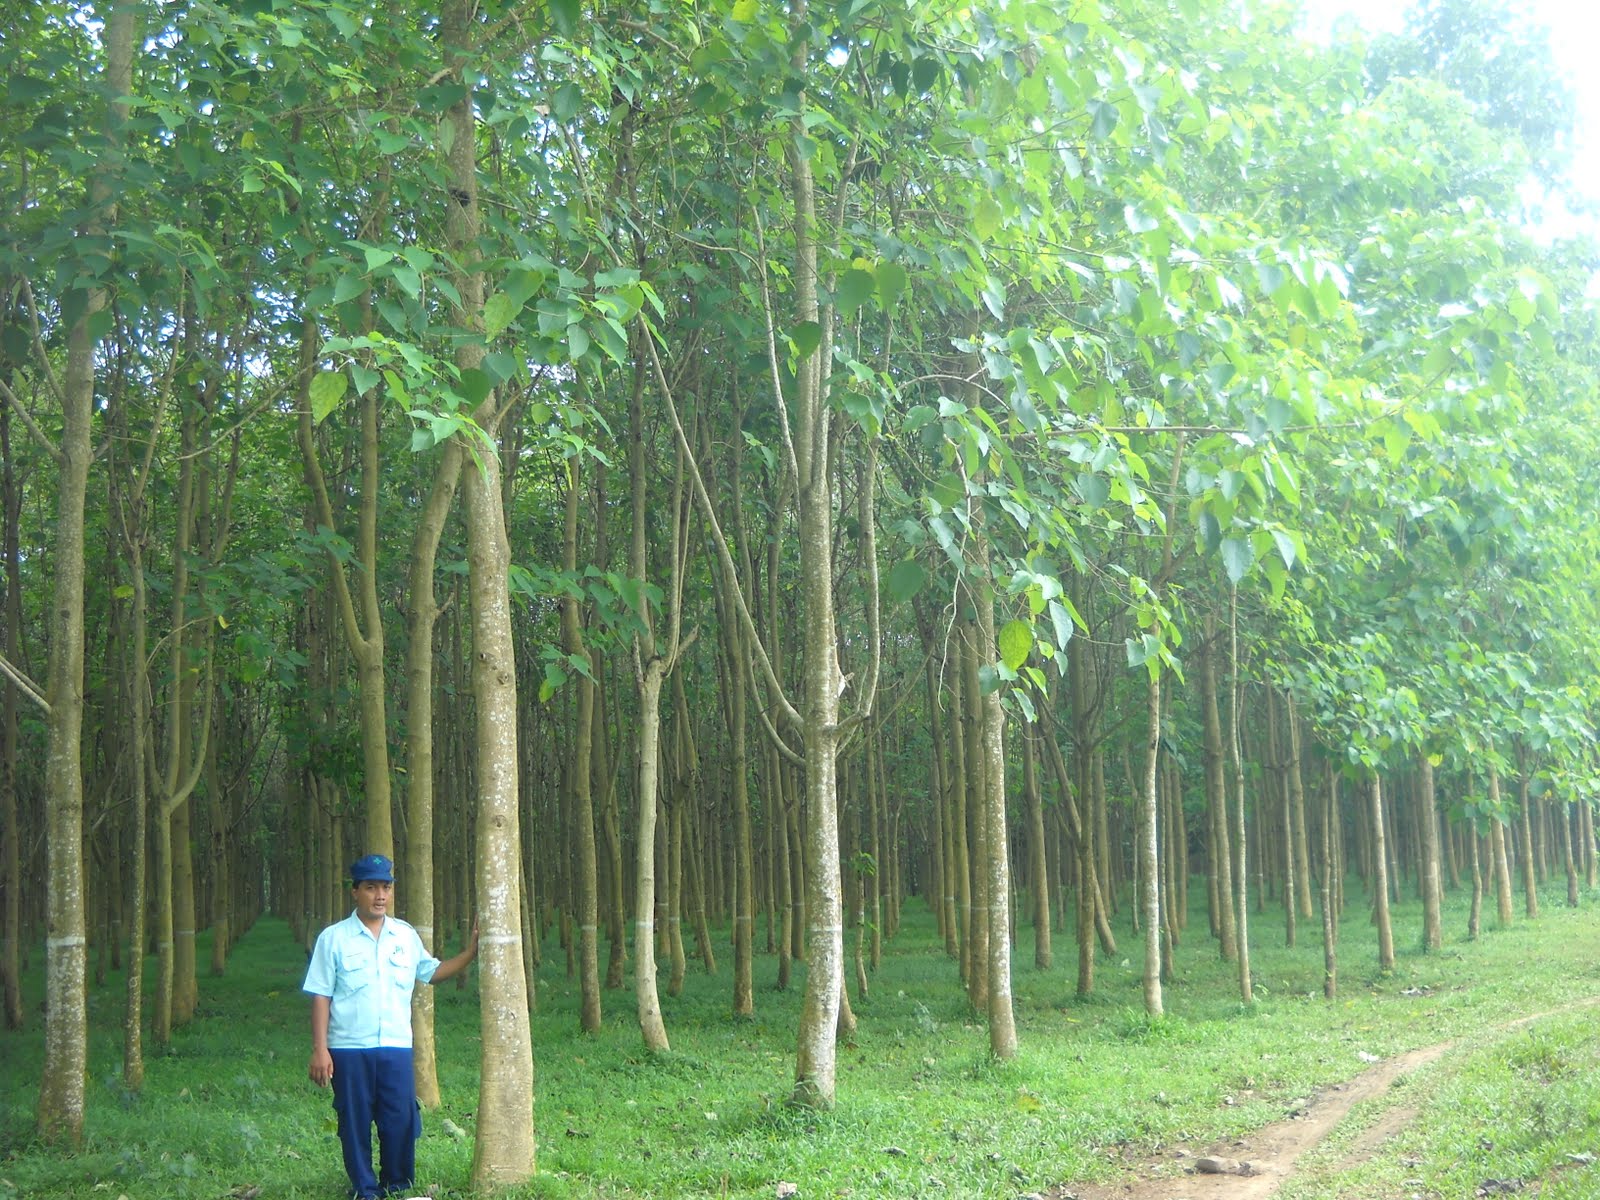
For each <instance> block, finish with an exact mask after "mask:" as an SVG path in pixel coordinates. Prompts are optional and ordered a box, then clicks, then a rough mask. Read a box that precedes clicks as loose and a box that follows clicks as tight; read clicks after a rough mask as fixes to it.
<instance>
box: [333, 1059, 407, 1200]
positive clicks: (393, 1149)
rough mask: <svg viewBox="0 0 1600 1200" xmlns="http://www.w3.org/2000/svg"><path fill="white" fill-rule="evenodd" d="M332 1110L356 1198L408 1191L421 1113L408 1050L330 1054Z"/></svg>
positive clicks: (345, 1167)
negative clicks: (375, 1134)
mask: <svg viewBox="0 0 1600 1200" xmlns="http://www.w3.org/2000/svg"><path fill="white" fill-rule="evenodd" d="M328 1053H329V1054H330V1055H332V1056H333V1111H334V1112H336V1113H337V1114H338V1115H339V1145H340V1146H341V1147H342V1148H343V1149H344V1169H345V1173H346V1174H347V1175H349V1176H350V1189H351V1192H352V1194H353V1195H355V1196H357V1197H363V1198H364V1197H375V1196H381V1195H387V1194H389V1193H391V1192H400V1191H403V1190H404V1189H406V1188H409V1187H410V1186H411V1185H412V1183H413V1181H414V1177H415V1175H416V1167H417V1138H418V1137H420V1136H421V1135H422V1109H421V1108H419V1107H418V1106H417V1087H416V1082H415V1079H414V1078H413V1076H412V1074H411V1051H410V1049H409V1048H408V1049H404V1050H398V1049H394V1048H391V1047H384V1048H382V1049H377V1050H330V1051H328ZM373 1125H377V1127H378V1174H377V1175H376V1176H375V1175H373V1173H372V1127H373Z"/></svg>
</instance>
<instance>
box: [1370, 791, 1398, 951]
mask: <svg viewBox="0 0 1600 1200" xmlns="http://www.w3.org/2000/svg"><path fill="white" fill-rule="evenodd" d="M1367 788H1368V801H1369V803H1370V804H1371V813H1372V839H1373V841H1372V865H1373V872H1374V873H1373V877H1372V921H1373V924H1375V925H1376V926H1377V927H1378V969H1379V970H1380V971H1392V970H1394V926H1393V925H1392V924H1391V923H1390V921H1389V854H1388V843H1387V839H1386V837H1385V835H1384V814H1383V785H1382V783H1381V782H1380V781H1379V779H1378V773H1377V772H1376V771H1369V772H1368V774H1367Z"/></svg>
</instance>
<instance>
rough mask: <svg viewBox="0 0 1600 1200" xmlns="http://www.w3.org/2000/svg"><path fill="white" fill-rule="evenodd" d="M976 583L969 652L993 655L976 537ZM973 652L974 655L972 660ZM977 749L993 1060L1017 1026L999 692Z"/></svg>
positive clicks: (986, 701)
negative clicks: (980, 764)
mask: <svg viewBox="0 0 1600 1200" xmlns="http://www.w3.org/2000/svg"><path fill="white" fill-rule="evenodd" d="M977 554H978V561H977V563H976V572H977V586H976V588H975V589H974V591H973V600H974V603H975V605H976V608H977V615H978V620H977V625H976V627H975V629H974V631H973V632H974V633H975V635H976V639H977V640H976V644H975V646H974V650H975V651H976V652H979V653H981V654H982V655H983V656H984V657H987V656H988V655H990V654H993V655H995V657H996V658H998V657H999V650H998V648H997V647H998V643H997V640H996V636H995V628H994V587H993V584H991V583H990V577H989V562H988V549H987V543H985V542H984V541H983V540H982V538H981V537H980V538H979V539H977ZM976 658H977V653H975V655H974V661H975V662H976ZM978 716H979V718H980V726H979V735H980V736H979V748H980V754H981V757H982V760H983V783H984V786H983V800H982V808H981V816H982V820H983V823H984V839H983V840H984V853H985V857H986V862H985V865H984V870H985V874H986V877H987V878H986V880H985V885H986V886H985V889H984V890H985V891H986V892H987V894H988V895H987V899H988V911H989V921H988V930H987V932H988V938H989V946H988V951H989V953H988V962H987V964H986V969H987V974H988V988H987V1001H988V1013H989V1053H990V1054H992V1055H994V1056H995V1057H996V1058H999V1059H1007V1058H1015V1057H1016V1054H1017V1025H1016V1017H1015V1014H1014V1013H1013V1010H1012V1002H1011V932H1012V928H1011V927H1012V919H1011V864H1010V854H1009V842H1010V834H1009V830H1008V829H1007V827H1006V767H1005V746H1004V740H1003V739H1004V729H1005V714H1004V713H1003V711H1002V710H1001V708H1000V693H999V692H998V691H992V692H990V693H989V694H988V695H987V696H983V695H980V696H979V698H978Z"/></svg>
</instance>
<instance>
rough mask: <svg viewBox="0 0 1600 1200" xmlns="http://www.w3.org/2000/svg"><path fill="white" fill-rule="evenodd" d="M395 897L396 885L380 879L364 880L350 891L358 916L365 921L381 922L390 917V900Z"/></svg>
mask: <svg viewBox="0 0 1600 1200" xmlns="http://www.w3.org/2000/svg"><path fill="white" fill-rule="evenodd" d="M393 895H394V884H392V883H385V882H383V881H382V880H378V879H363V880H362V881H361V882H360V883H358V884H356V885H355V887H353V888H351V889H350V896H351V898H352V899H353V900H354V901H355V903H356V915H357V916H358V917H360V918H361V919H362V920H363V921H381V920H383V918H384V917H386V916H388V915H389V900H390V898H391V897H392V896H393Z"/></svg>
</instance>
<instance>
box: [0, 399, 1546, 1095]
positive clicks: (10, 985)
mask: <svg viewBox="0 0 1600 1200" xmlns="http://www.w3.org/2000/svg"><path fill="white" fill-rule="evenodd" d="M85 488H87V484H85ZM86 499H87V497H86ZM0 516H3V519H4V521H5V532H4V539H5V541H4V547H5V549H4V553H5V562H4V571H5V580H6V599H5V623H6V633H5V654H6V660H7V661H8V662H12V663H17V662H20V661H21V648H22V565H21V564H22V553H21V547H20V543H19V537H20V535H19V532H18V531H19V528H20V526H21V523H22V495H21V492H20V490H19V489H18V488H17V483H16V474H15V470H14V467H13V460H12V457H11V408H10V406H9V405H0ZM137 582H138V583H139V584H141V585H142V583H143V578H142V576H141V577H140V578H139V579H138V581H137ZM138 661H139V662H141V663H142V662H143V661H144V659H143V658H140V659H139V660H138ZM17 700H18V696H17V687H16V685H15V684H14V683H12V682H11V680H10V679H9V678H7V679H6V680H5V681H4V682H3V683H0V884H3V887H4V892H5V911H4V914H3V928H0V987H3V989H4V997H3V1003H4V1009H5V1027H6V1028H7V1029H21V1028H22V1026H23V1022H24V1019H25V1011H24V1009H23V1006H22V855H21V843H22V837H21V830H20V829H19V828H18V826H17V738H18V732H19V725H18V715H17ZM145 708H146V710H148V708H149V703H148V696H147V697H146V704H145ZM147 719H148V718H147ZM140 728H141V729H143V726H140ZM134 761H135V762H137V763H142V762H143V761H144V760H143V759H142V758H138V757H135V759H134ZM135 783H136V786H138V787H141V788H142V786H143V783H144V777H143V775H142V773H141V774H140V775H139V777H138V779H137V780H136V781H135ZM134 799H135V802H136V804H137V805H138V806H140V807H139V808H138V812H137V814H136V823H135V825H134V828H135V829H137V830H138V831H139V845H138V851H139V860H138V868H139V872H140V873H139V874H136V876H135V878H136V880H137V881H138V884H139V886H140V888H141V889H142V887H143V883H144V878H143V874H142V871H143V867H144V858H143V850H144V817H143V808H142V805H143V803H144V794H143V792H142V791H140V792H139V794H138V795H136V796H135V798H134ZM1570 846H1571V842H1570V840H1569V842H1568V847H1569V853H1568V855H1567V857H1568V860H1569V861H1570V859H1571V857H1572V856H1571V853H1570ZM143 926H144V922H143V921H142V920H140V922H139V927H140V931H141V932H140V937H141V939H142V937H143V932H142V931H143ZM143 953H144V946H143V942H142V940H140V941H135V942H134V943H133V952H132V954H131V955H130V958H132V959H133V960H134V961H139V956H140V955H142V954H143ZM139 975H140V972H137V971H134V972H131V973H130V974H129V977H128V978H129V983H128V986H129V1011H130V1012H131V1013H134V1014H135V1016H134V1039H135V1043H137V1038H138V1023H137V1007H136V1006H135V1004H134V997H133V993H134V992H135V991H136V990H137V989H136V988H135V985H134V983H133V980H134V978H136V977H137V976H139ZM126 1046H127V1043H126V1041H124V1048H125V1049H126ZM133 1057H134V1059H136V1060H137V1061H138V1063H139V1066H138V1072H137V1074H138V1076H139V1078H140V1079H141V1080H142V1079H143V1076H144V1065H143V1059H142V1058H141V1057H140V1056H139V1051H138V1046H137V1044H135V1046H134V1049H133ZM127 1062H128V1059H127V1058H126V1057H125V1058H124V1066H126V1064H127ZM126 1078H127V1076H126V1072H125V1073H124V1086H125V1087H128V1088H130V1089H131V1090H134V1091H137V1090H138V1084H137V1083H132V1084H130V1083H127V1082H126Z"/></svg>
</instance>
